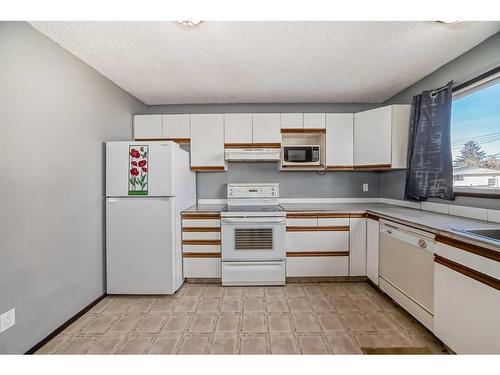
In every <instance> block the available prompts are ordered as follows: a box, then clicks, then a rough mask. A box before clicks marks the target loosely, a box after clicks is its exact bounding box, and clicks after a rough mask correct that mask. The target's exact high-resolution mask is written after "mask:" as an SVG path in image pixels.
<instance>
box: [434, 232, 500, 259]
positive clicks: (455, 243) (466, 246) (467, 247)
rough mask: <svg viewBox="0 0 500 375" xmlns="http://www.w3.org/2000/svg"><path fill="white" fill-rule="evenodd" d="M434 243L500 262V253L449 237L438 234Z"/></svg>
mask: <svg viewBox="0 0 500 375" xmlns="http://www.w3.org/2000/svg"><path fill="white" fill-rule="evenodd" d="M436 242H441V243H444V244H445V245H449V246H452V247H456V248H459V249H461V250H463V251H467V252H468V253H473V254H476V255H479V256H482V257H485V258H488V259H492V260H494V261H497V262H500V251H495V250H491V249H487V248H485V247H482V246H478V245H474V244H470V243H467V242H463V241H460V240H456V239H454V238H450V237H445V236H443V235H440V234H437V235H436Z"/></svg>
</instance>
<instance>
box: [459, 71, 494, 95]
mask: <svg viewBox="0 0 500 375" xmlns="http://www.w3.org/2000/svg"><path fill="white" fill-rule="evenodd" d="M497 73H500V65H498V66H496V67H495V68H493V69H490V70H487V71H486V72H484V73H481V74H479V75H477V76H475V77H474V78H471V79H468V80H466V81H464V82H462V83H458V84H454V85H453V88H452V92H455V91H459V90H462V89H464V88H465V87H467V86H470V85H473V84H474V83H476V82H479V81H481V80H483V79H485V78H488V77H489V76H491V75H493V74H497Z"/></svg>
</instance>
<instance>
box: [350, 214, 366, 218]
mask: <svg viewBox="0 0 500 375" xmlns="http://www.w3.org/2000/svg"><path fill="white" fill-rule="evenodd" d="M366 215H368V214H366V213H364V214H349V217H352V218H353V219H361V218H365V217H366Z"/></svg>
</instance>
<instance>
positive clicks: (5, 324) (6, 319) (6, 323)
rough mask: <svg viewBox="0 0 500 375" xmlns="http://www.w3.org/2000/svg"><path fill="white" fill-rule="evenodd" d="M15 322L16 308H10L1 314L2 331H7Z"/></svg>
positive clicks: (0, 329) (0, 330) (0, 324)
mask: <svg viewBox="0 0 500 375" xmlns="http://www.w3.org/2000/svg"><path fill="white" fill-rule="evenodd" d="M14 324H16V309H10V310H9V311H7V312H5V313H3V314H2V315H0V332H3V331H5V330H6V329H8V328H10V327H12V326H13V325H14Z"/></svg>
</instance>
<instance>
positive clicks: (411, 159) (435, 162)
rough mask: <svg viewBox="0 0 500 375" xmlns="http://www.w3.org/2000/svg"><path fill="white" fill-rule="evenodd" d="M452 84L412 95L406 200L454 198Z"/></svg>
mask: <svg viewBox="0 0 500 375" xmlns="http://www.w3.org/2000/svg"><path fill="white" fill-rule="evenodd" d="M452 85H453V82H449V83H448V85H446V86H444V87H441V88H439V89H435V90H429V91H424V92H423V93H422V94H420V95H416V96H414V97H413V103H412V108H411V118H410V134H409V139H408V161H407V169H406V188H405V199H408V200H411V201H424V200H426V199H427V198H429V197H434V198H442V199H447V200H453V199H454V194H453V162H452V156H451V134H450V133H451V102H452Z"/></svg>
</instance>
